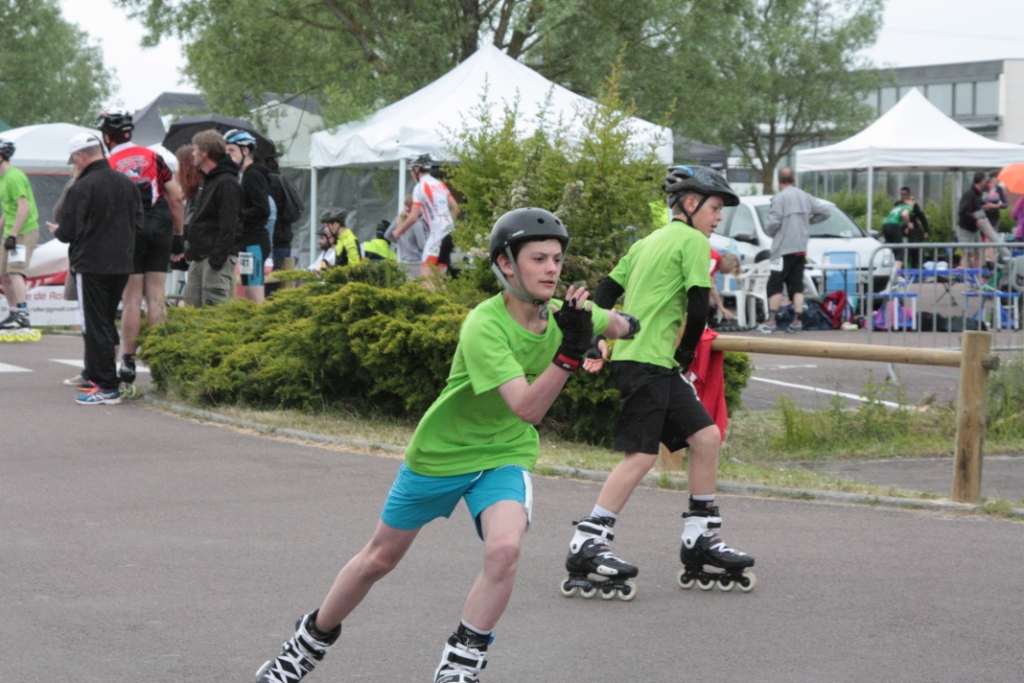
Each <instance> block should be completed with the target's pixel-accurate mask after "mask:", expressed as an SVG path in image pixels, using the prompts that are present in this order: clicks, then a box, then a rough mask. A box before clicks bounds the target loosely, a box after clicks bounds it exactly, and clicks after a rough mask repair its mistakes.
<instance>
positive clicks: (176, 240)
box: [171, 235, 185, 256]
mask: <svg viewBox="0 0 1024 683" xmlns="http://www.w3.org/2000/svg"><path fill="white" fill-rule="evenodd" d="M171 253H172V254H174V255H175V256H177V255H178V254H184V253H185V236H184V235H175V236H174V237H173V238H172V239H171Z"/></svg>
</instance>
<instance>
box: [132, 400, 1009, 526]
mask: <svg viewBox="0 0 1024 683" xmlns="http://www.w3.org/2000/svg"><path fill="white" fill-rule="evenodd" d="M143 399H144V400H145V401H146V402H147V403H149V404H151V405H154V406H156V407H158V408H162V409H164V410H168V411H170V412H173V413H177V414H179V415H186V416H189V417H193V418H196V419H199V420H205V421H207V422H215V423H217V424H224V425H232V426H236V427H242V428H244V429H252V430H254V431H257V432H259V433H260V434H266V435H268V436H284V437H288V438H292V439H299V440H300V441H309V442H312V443H328V444H333V445H337V446H356V447H360V448H372V449H375V450H380V451H386V452H388V453H395V454H401V453H404V452H405V448H404V447H403V446H395V445H393V444H384V443H377V442H374V441H362V440H359V439H348V438H345V437H341V436H329V435H326V434H317V433H316V432H307V431H303V430H301V429H287V428H283V427H274V426H272V425H266V424H263V423H261V422H253V421H252V420H243V419H242V418H235V417H230V416H228V415H222V414H220V413H216V412H213V411H211V410H203V409H201V408H193V407H192V406H187V405H184V404H181V403H174V402H173V401H167V400H165V399H162V398H157V397H156V396H153V395H151V394H146V395H145V396H144V397H143ZM537 474H539V475H541V476H556V477H562V478H566V479H582V480H584V481H594V482H603V481H605V480H606V479H607V478H608V472H601V471H598V470H585V469H580V468H577V467H562V466H558V467H540V468H538V471H537ZM640 485H641V486H644V487H647V488H663V489H672V490H679V491H682V490H685V489H686V478H685V477H668V476H654V475H650V474H649V475H647V476H646V477H644V478H643V479H642V480H641V481H640ZM716 490H717V492H718V493H725V494H732V495H737V496H760V497H765V498H789V499H793V500H806V501H825V502H830V503H846V504H853V505H870V506H875V507H891V508H898V509H904V510H906V509H911V510H929V511H932V512H961V513H963V512H968V513H977V512H981V511H982V509H981V506H980V505H974V504H971V503H954V502H952V501H943V500H924V499H918V498H896V497H894V496H869V495H865V494H862V493H844V492H841V491H819V490H816V489H790V488H782V487H777V486H763V485H760V484H741V483H737V482H730V481H720V482H718V485H717V487H716ZM1007 514H1009V515H1010V516H1011V517H1016V518H1021V519H1024V508H1011V509H1010V510H1009V512H1008V513H1007Z"/></svg>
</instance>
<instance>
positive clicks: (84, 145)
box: [68, 133, 103, 164]
mask: <svg viewBox="0 0 1024 683" xmlns="http://www.w3.org/2000/svg"><path fill="white" fill-rule="evenodd" d="M97 146H98V147H100V148H101V149H102V148H103V143H102V142H100V139H99V138H98V137H96V136H95V135H90V134H89V133H79V134H78V135H76V136H75V137H73V138H71V142H69V143H68V163H69V164H73V163H75V162H74V160H73V159H72V158H71V155H73V154H74V153H75V152H81V151H82V150H83V149H89V148H90V147H97Z"/></svg>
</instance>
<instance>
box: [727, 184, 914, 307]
mask: <svg viewBox="0 0 1024 683" xmlns="http://www.w3.org/2000/svg"><path fill="white" fill-rule="evenodd" d="M771 201H772V195H754V196H746V197H740V205H739V206H727V207H725V208H723V209H722V216H723V218H722V222H721V223H719V224H718V227H717V228H716V229H715V232H714V233H712V235H711V246H712V247H714V248H715V250H717V251H719V252H726V251H732V252H735V253H737V254H739V256H740V259H741V260H742V262H743V265H744V266H746V265H750V264H752V263H757V262H759V261H764V260H765V259H767V258H768V253H769V252H770V250H771V248H772V238H771V237H769V236H768V235H767V234H766V233H765V231H764V224H765V222H767V220H768V209H769V207H770V205H771ZM825 203H826V204H828V205H829V208H830V209H831V210H832V215H830V216H829V217H828V219H827V220H825V221H822V222H821V223H816V224H814V225H812V226H811V229H810V235H811V238H810V241H809V243H808V245H807V262H808V269H809V270H810V271H811V273H810V274H811V275H812V277H814V278H815V280H817V281H820V280H819V278H820V277H821V272H820V271H817V270H816V268H815V265H816V264H821V263H825V253H826V252H855V253H856V254H857V257H856V261H857V281H858V282H862V283H866V282H867V281H868V277H869V274H870V261H869V259H870V258H871V254H872V253H873V252H874V251H875V249H877V248H878V247H879V246H880V245H881V244H882V243H881V242H880V241H879V240H877V239H875V238H874V237H871V236H870V235H868V234H867V233H865V232H864V231H863V230H862V229H861V228H860V226H859V225H857V224H856V223H854V222H853V219H852V218H850V217H849V216H848V215H846V214H845V213H844V212H843V211H842V209H840V208H839V207H837V206H836V205H835V204H833V203H832V202H829V201H826V202H825ZM833 260H835V259H833ZM893 265H894V263H893V254H892V250H891V249H882V250H880V251H879V252H878V253H877V254H876V255H875V270H874V276H875V278H874V279H875V282H874V290H873V291H876V292H880V291H882V290H884V289H885V287H886V285H887V284H888V282H889V278H890V276H891V275H892V270H893Z"/></svg>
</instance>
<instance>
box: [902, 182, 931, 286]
mask: <svg viewBox="0 0 1024 683" xmlns="http://www.w3.org/2000/svg"><path fill="white" fill-rule="evenodd" d="M900 204H906V205H907V206H910V207H913V208H912V209H911V211H910V222H911V227H910V232H908V233H907V241H908V242H910V243H911V244H920V243H921V242H924V241H925V240H926V239H928V216H926V215H925V213H924V209H922V208H921V205H920V204H919V203H918V201H917V200H916V199H914V195H913V194H912V193H911V192H910V188H909V187H907V186H905V185H904V186H903V187H901V188H900V198H899V200H898V201H897V202H896V204H895V206H899V205H900ZM906 251H907V266H908V267H909V268H919V267H920V264H921V252H920V250H917V249H908V250H906Z"/></svg>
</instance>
